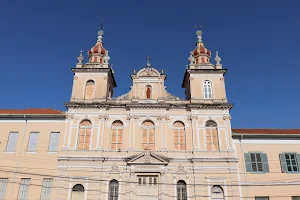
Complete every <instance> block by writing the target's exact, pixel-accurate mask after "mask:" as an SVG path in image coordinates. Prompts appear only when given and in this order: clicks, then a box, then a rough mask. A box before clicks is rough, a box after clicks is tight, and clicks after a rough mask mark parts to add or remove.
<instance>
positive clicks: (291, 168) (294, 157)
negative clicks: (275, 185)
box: [279, 153, 300, 172]
mask: <svg viewBox="0 0 300 200" xmlns="http://www.w3.org/2000/svg"><path fill="white" fill-rule="evenodd" d="M298 157H299V156H298V154H296V153H280V154H279V158H280V163H281V169H282V172H299V171H300V169H299V160H298V159H299V158H298Z"/></svg>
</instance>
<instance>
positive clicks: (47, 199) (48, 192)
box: [40, 178, 53, 200]
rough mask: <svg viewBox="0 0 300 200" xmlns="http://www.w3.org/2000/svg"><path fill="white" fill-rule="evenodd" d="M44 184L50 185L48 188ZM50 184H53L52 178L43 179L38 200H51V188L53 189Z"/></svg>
mask: <svg viewBox="0 0 300 200" xmlns="http://www.w3.org/2000/svg"><path fill="white" fill-rule="evenodd" d="M47 181H48V182H47ZM46 183H50V184H49V185H50V186H46ZM52 184H53V179H52V178H44V179H43V183H42V190H41V197H40V200H51V192H52V188H53V187H52ZM43 195H44V196H43ZM45 196H46V197H45Z"/></svg>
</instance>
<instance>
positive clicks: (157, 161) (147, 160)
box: [127, 151, 168, 165]
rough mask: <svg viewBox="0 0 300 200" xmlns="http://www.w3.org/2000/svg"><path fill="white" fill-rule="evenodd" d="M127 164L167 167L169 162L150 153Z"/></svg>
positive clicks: (138, 156)
mask: <svg viewBox="0 0 300 200" xmlns="http://www.w3.org/2000/svg"><path fill="white" fill-rule="evenodd" d="M127 164H129V165H167V164H168V160H167V159H166V158H164V157H162V156H159V155H157V154H155V153H152V152H150V151H146V152H143V153H141V154H139V155H137V156H135V157H133V158H131V159H130V160H129V161H128V162H127Z"/></svg>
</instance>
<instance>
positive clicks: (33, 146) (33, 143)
mask: <svg viewBox="0 0 300 200" xmlns="http://www.w3.org/2000/svg"><path fill="white" fill-rule="evenodd" d="M38 137H39V133H38V132H32V133H30V136H29V141H28V147H27V151H36V150H37V145H38Z"/></svg>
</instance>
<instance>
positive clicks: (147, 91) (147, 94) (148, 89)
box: [146, 86, 151, 99]
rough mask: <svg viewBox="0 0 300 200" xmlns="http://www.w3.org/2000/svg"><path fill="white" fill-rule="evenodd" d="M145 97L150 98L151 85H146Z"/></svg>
mask: <svg viewBox="0 0 300 200" xmlns="http://www.w3.org/2000/svg"><path fill="white" fill-rule="evenodd" d="M146 97H147V99H150V98H151V86H147V89H146Z"/></svg>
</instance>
